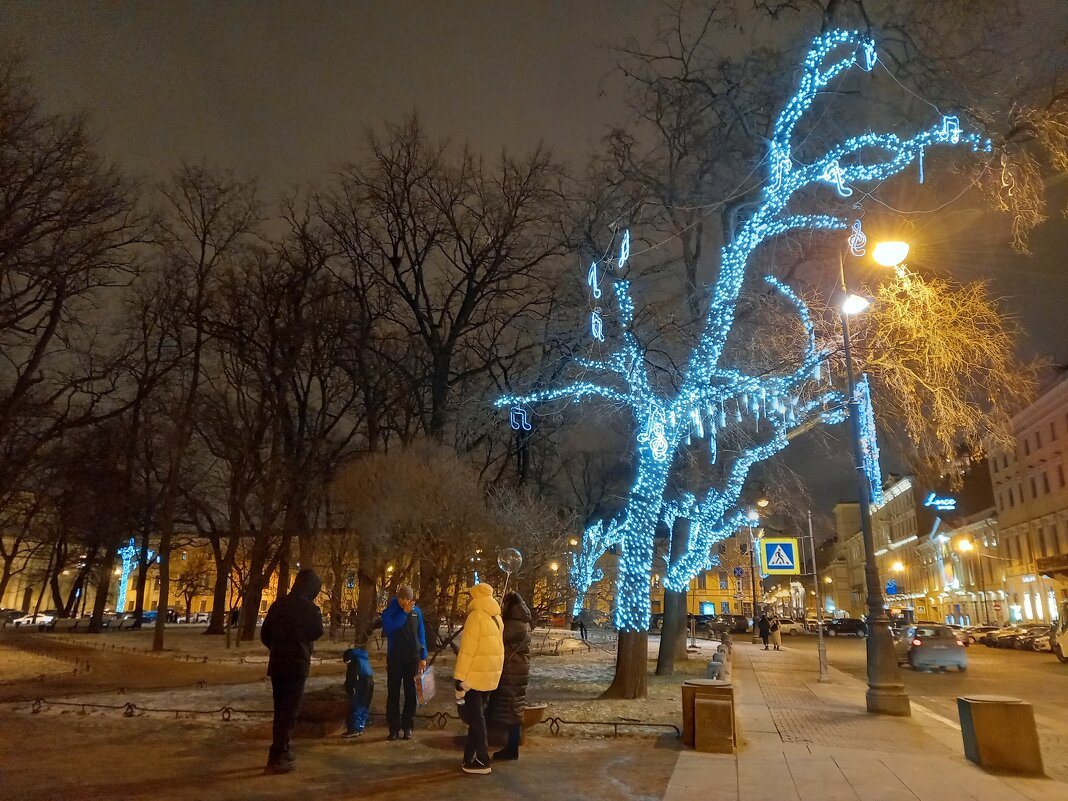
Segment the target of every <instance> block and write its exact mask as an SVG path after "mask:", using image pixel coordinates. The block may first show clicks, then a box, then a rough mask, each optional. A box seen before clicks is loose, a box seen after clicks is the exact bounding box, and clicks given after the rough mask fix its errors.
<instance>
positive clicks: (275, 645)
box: [260, 570, 323, 773]
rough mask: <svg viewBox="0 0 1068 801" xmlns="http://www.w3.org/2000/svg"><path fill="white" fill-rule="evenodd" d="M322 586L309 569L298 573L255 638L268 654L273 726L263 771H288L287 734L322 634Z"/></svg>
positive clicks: (290, 730) (274, 605)
mask: <svg viewBox="0 0 1068 801" xmlns="http://www.w3.org/2000/svg"><path fill="white" fill-rule="evenodd" d="M322 586H323V582H322V580H321V579H320V578H319V576H318V575H316V573H315V571H314V570H301V571H300V572H299V573H297V577H296V578H295V579H294V580H293V587H292V589H290V591H289V595H287V596H286V597H284V598H280V599H278V600H277V601H275V602H274V603H273V604H271V608H270V609H268V610H267V617H266V618H265V619H264V621H263V626H262V627H261V628H260V640H261V641H262V642H263V644H264V645H266V646H267V648H268V649H269V650H270V652H271V656H270V660H269V661H268V662H267V675H268V676H270V677H271V690H272V691H273V694H274V727H273V739H272V742H271V751H270V753H269V755H268V756H267V772H268V773H289V771H291V770H293V757H292V756H290V754H289V735H290V734H291V733H292V731H293V727H294V726H295V725H296V723H297V712H298V711H299V710H300V699H301V697H302V696H303V695H304V682H305V681H306V680H307V678H308V670H309V668H310V667H311V657H312V650H313V648H314V646H313V643H314V642H315V641H316V640H318V639H319V638H320V637H322V636H323V616H322V614H321V613H320V611H319V607H318V606H316V605H315V604H314V603H313V601H314V600H315V596H317V595H318V594H319V590H320V589H322Z"/></svg>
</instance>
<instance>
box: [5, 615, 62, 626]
mask: <svg viewBox="0 0 1068 801" xmlns="http://www.w3.org/2000/svg"><path fill="white" fill-rule="evenodd" d="M55 620H56V619H55V617H53V616H52V615H49V614H45V613H44V612H38V613H37V614H36V615H35V614H33V613H30V614H28V615H23V616H22V617H17V618H15V619H14V620H12V621H11V622H12V624H14V626H15V627H16V628H24V627H25V628H32V627H34V626H36V627H37V628H40V629H43V628H46V627H48V626H51V625H52V624H53V623H54V622H55Z"/></svg>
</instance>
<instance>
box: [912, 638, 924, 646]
mask: <svg viewBox="0 0 1068 801" xmlns="http://www.w3.org/2000/svg"><path fill="white" fill-rule="evenodd" d="M912 644H913V645H923V640H921V639H920V638H919V637H917V638H916V639H915V640H913V641H912Z"/></svg>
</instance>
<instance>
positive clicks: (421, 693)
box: [415, 665, 437, 706]
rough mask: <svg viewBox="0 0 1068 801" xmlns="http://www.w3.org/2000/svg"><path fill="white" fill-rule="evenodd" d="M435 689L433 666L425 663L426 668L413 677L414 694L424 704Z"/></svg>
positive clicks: (430, 697) (428, 701) (432, 695)
mask: <svg viewBox="0 0 1068 801" xmlns="http://www.w3.org/2000/svg"><path fill="white" fill-rule="evenodd" d="M436 691H437V681H436V680H435V678H434V668H433V666H432V665H427V667H426V670H424V671H423V672H422V673H420V674H419V675H417V676H416V677H415V695H416V697H417V698H418V699H419V703H420V704H422V705H423V706H426V705H427V704H429V703H430V700H431V699H432V698H433V697H434V693H435V692H436Z"/></svg>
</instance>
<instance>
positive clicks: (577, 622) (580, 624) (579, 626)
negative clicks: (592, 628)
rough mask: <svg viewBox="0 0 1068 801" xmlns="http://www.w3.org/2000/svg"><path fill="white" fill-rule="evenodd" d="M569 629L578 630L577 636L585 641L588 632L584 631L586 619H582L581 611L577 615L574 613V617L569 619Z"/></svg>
mask: <svg viewBox="0 0 1068 801" xmlns="http://www.w3.org/2000/svg"><path fill="white" fill-rule="evenodd" d="M571 630H572V631H578V633H579V637H581V638H582V641H583V642H586V638H587V637H588V636H589V633H588V632H587V631H586V621H585V620H583V619H582V613H581V612H579V613H578V614H577V615H575V617H574V618H572V619H571Z"/></svg>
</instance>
